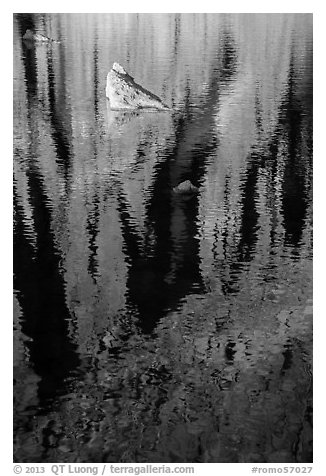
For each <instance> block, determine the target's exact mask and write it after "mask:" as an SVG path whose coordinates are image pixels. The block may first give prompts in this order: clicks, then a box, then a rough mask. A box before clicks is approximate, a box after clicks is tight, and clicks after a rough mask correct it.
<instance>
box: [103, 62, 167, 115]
mask: <svg viewBox="0 0 326 476" xmlns="http://www.w3.org/2000/svg"><path fill="white" fill-rule="evenodd" d="M106 97H107V98H108V99H109V101H110V106H111V109H115V110H120V109H155V110H169V107H168V106H166V105H165V104H164V103H163V102H162V101H161V99H160V98H159V97H158V96H156V95H155V94H153V93H151V92H150V91H148V90H147V89H145V88H143V87H142V86H140V85H139V84H137V83H136V82H135V81H134V78H133V77H132V76H130V74H129V73H127V72H126V71H125V70H124V68H123V67H122V66H120V65H119V64H118V63H114V64H113V66H112V69H111V70H110V71H109V73H108V75H107V80H106Z"/></svg>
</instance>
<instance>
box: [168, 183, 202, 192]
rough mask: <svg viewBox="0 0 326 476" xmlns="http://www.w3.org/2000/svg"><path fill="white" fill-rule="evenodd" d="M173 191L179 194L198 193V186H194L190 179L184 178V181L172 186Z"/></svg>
mask: <svg viewBox="0 0 326 476" xmlns="http://www.w3.org/2000/svg"><path fill="white" fill-rule="evenodd" d="M173 191H174V192H175V193H180V194H192V193H198V188H197V187H195V185H193V184H192V183H191V182H190V180H186V181H185V182H181V183H179V185H177V186H176V187H174V189H173Z"/></svg>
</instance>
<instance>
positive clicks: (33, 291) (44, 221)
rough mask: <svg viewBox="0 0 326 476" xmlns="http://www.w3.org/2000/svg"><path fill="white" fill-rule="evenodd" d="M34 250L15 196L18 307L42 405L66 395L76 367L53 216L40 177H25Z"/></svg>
mask: <svg viewBox="0 0 326 476" xmlns="http://www.w3.org/2000/svg"><path fill="white" fill-rule="evenodd" d="M28 185H29V189H30V196H31V206H32V208H33V215H34V226H35V232H36V235H37V247H36V250H33V249H32V247H31V245H30V243H29V242H28V241H27V239H26V237H25V233H24V223H23V212H22V210H21V209H20V206H19V203H18V200H17V197H16V193H14V210H15V215H16V223H15V229H14V249H15V253H14V289H15V290H16V293H17V298H18V301H19V304H20V307H21V309H22V315H23V317H22V319H21V327H22V332H23V333H24V334H25V335H26V336H28V337H30V338H31V340H30V341H28V344H27V345H28V348H29V353H30V361H31V363H32V364H33V367H34V369H35V372H36V373H37V374H38V375H39V376H40V377H41V381H40V382H39V384H38V396H39V400H40V406H41V407H42V406H43V405H44V406H46V405H47V404H48V403H50V402H51V401H52V400H53V399H54V398H55V397H56V395H58V394H63V393H65V391H66V389H67V387H66V382H65V380H66V378H67V377H69V376H70V375H71V374H72V372H74V371H75V370H76V369H77V368H78V366H79V358H78V355H77V346H76V345H75V344H74V343H73V342H72V341H71V339H70V337H69V330H68V322H69V320H70V314H69V310H68V308H67V305H66V301H65V287H64V281H63V278H62V275H61V274H60V255H59V253H58V251H57V250H56V247H55V244H54V239H53V234H52V231H51V217H50V212H49V210H48V208H47V205H46V197H45V195H44V191H43V187H42V184H41V180H40V178H39V177H38V176H37V173H36V172H35V171H30V172H29V175H28Z"/></svg>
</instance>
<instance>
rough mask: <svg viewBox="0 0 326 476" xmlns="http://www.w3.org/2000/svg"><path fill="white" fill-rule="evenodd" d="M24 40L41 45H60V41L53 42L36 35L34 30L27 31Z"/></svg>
mask: <svg viewBox="0 0 326 476" xmlns="http://www.w3.org/2000/svg"><path fill="white" fill-rule="evenodd" d="M23 39H24V40H28V41H36V42H40V43H50V42H53V43H60V41H57V40H53V39H52V38H49V37H47V36H44V35H41V34H40V33H34V32H33V31H32V30H26V32H25V34H24V36H23Z"/></svg>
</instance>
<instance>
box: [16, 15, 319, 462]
mask: <svg viewBox="0 0 326 476" xmlns="http://www.w3.org/2000/svg"><path fill="white" fill-rule="evenodd" d="M26 28H34V29H35V30H36V31H37V32H39V33H43V34H45V35H47V36H50V37H52V38H55V39H57V40H60V41H61V43H60V44H57V43H51V44H50V45H47V44H42V45H39V46H35V45H32V44H29V43H26V42H24V41H23V40H22V35H23V34H24V32H25V30H26ZM114 61H117V62H119V63H121V64H122V65H123V66H124V67H125V68H126V69H127V71H129V72H130V73H131V74H132V75H133V76H134V77H135V80H136V81H137V82H138V83H140V84H142V85H143V86H144V87H146V88H147V89H149V90H151V91H153V92H154V93H155V94H157V95H159V96H160V97H161V98H162V99H163V100H164V102H166V103H167V104H169V105H170V106H171V107H173V111H172V112H164V113H127V114H126V113H122V112H112V111H110V108H109V105H108V103H107V100H106V98H105V84H106V75H107V72H108V71H109V69H110V68H111V66H112V63H113V62H114ZM13 163H14V325H15V327H14V377H15V382H14V410H15V412H14V433H15V441H14V453H15V459H16V460H17V461H20V462H57V461H58V462H68V461H69V462H309V461H312V430H311V426H312V383H311V372H312V370H311V352H312V350H311V347H312V16H311V15H307V14H296V15H294V14H279V15H278V14H266V15H265V14H247V15H245V14H244V15H226V14H163V15H162V14H139V15H138V14H112V15H111V14H106V15H98V14H87V15H81V14H80V15H78V14H73V15H68V14H35V15H28V14H24V15H15V16H14V162H13ZM187 179H189V180H191V181H192V183H193V184H194V185H196V186H197V187H199V194H198V195H196V196H193V197H187V198H182V197H180V196H178V195H176V194H174V193H173V191H172V188H173V187H174V186H176V185H177V184H178V183H179V182H181V181H183V180H187Z"/></svg>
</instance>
